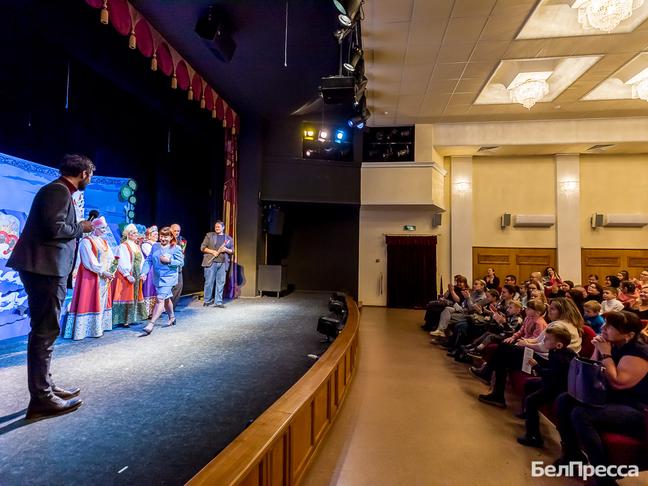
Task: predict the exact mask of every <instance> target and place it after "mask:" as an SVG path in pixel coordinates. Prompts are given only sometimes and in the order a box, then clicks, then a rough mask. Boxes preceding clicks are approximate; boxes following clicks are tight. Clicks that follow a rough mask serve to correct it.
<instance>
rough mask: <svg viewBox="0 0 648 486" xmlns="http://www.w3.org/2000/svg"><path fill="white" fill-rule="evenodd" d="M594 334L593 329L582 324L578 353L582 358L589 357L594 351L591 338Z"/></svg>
mask: <svg viewBox="0 0 648 486" xmlns="http://www.w3.org/2000/svg"><path fill="white" fill-rule="evenodd" d="M595 336H596V333H595V332H594V329H592V328H591V327H589V326H583V337H582V338H583V341H582V343H581V350H580V353H578V354H579V355H580V356H582V357H583V358H589V357H590V356H592V354H593V353H594V345H593V344H592V339H594V337H595Z"/></svg>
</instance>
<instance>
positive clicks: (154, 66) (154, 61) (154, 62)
mask: <svg viewBox="0 0 648 486" xmlns="http://www.w3.org/2000/svg"><path fill="white" fill-rule="evenodd" d="M151 71H157V54H156V53H155V52H154V53H153V57H152V58H151Z"/></svg>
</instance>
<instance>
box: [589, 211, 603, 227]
mask: <svg viewBox="0 0 648 486" xmlns="http://www.w3.org/2000/svg"><path fill="white" fill-rule="evenodd" d="M590 222H591V223H592V228H600V227H601V226H603V215H602V214H599V213H596V214H592V217H591V219H590Z"/></svg>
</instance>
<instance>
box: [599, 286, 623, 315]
mask: <svg viewBox="0 0 648 486" xmlns="http://www.w3.org/2000/svg"><path fill="white" fill-rule="evenodd" d="M617 295H619V291H618V290H617V288H616V287H605V288H604V289H603V301H601V312H603V314H605V313H606V312H612V311H622V310H623V304H622V303H621V301H620V300H618V299H617Z"/></svg>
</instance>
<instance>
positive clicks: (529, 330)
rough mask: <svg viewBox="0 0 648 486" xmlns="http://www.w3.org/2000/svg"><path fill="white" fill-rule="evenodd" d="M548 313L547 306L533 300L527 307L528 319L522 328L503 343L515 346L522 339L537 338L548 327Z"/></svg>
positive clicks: (526, 318)
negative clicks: (546, 317)
mask: <svg viewBox="0 0 648 486" xmlns="http://www.w3.org/2000/svg"><path fill="white" fill-rule="evenodd" d="M546 313H547V304H546V303H545V302H542V301H541V300H539V299H532V300H530V301H529V302H527V305H526V312H525V314H526V317H525V319H524V322H523V323H522V327H520V329H519V330H518V331H517V332H515V333H514V334H513V335H512V336H510V337H508V338H506V339H505V340H504V341H503V342H504V343H506V344H515V343H516V342H518V341H519V340H520V339H533V338H537V337H538V336H539V335H540V333H541V332H542V331H544V329H545V328H546V327H547V321H545V318H544V316H545V314H546Z"/></svg>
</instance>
